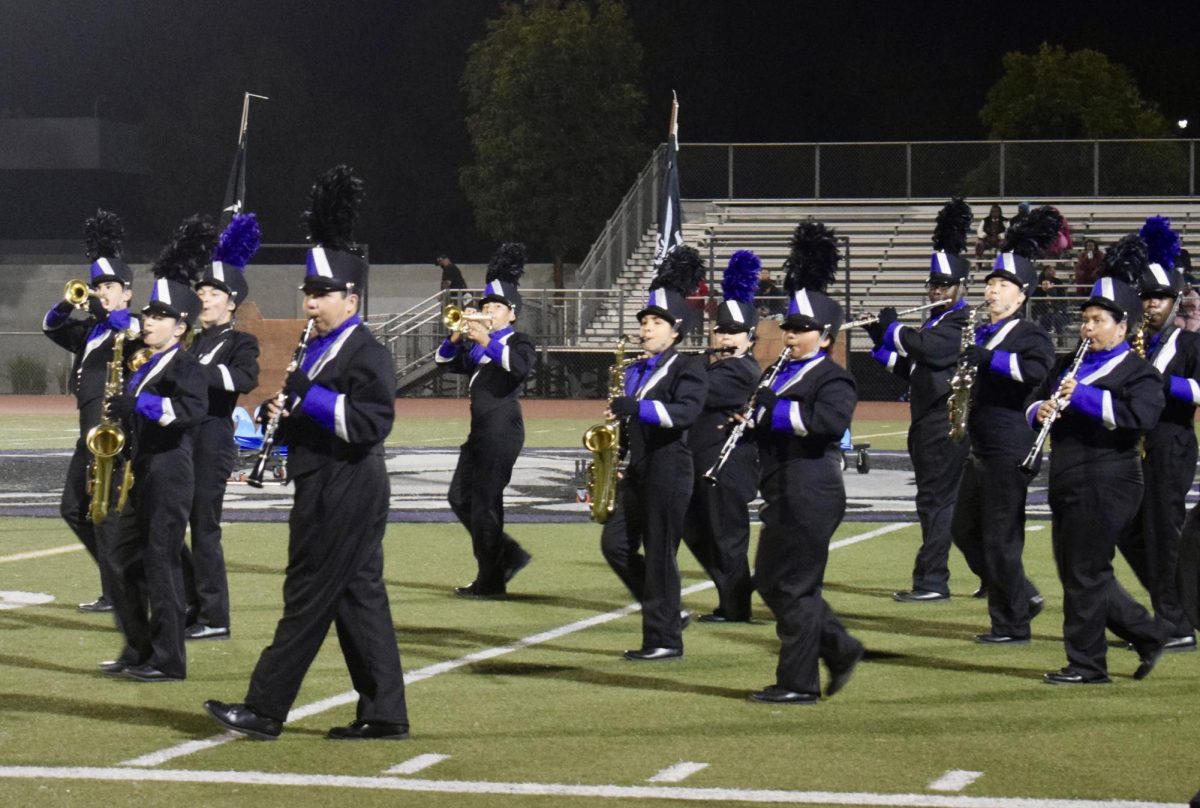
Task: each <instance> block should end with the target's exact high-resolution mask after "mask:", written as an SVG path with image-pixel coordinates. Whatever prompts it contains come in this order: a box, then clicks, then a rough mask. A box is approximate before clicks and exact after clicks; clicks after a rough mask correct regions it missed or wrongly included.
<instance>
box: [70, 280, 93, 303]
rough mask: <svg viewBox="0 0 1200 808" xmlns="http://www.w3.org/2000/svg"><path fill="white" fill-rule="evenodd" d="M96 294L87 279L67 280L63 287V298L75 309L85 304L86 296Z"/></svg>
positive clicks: (89, 296)
mask: <svg viewBox="0 0 1200 808" xmlns="http://www.w3.org/2000/svg"><path fill="white" fill-rule="evenodd" d="M96 296H97V295H96V290H95V289H93V288H92V287H90V286H88V285H87V281H81V280H79V279H75V280H73V281H67V285H66V287H65V288H64V289H63V300H65V301H67V302H68V303H70V304H71V305H72V306H74V307H75V308H77V309H81V308H83V307H84V306H86V305H87V302H88V298H91V297H96Z"/></svg>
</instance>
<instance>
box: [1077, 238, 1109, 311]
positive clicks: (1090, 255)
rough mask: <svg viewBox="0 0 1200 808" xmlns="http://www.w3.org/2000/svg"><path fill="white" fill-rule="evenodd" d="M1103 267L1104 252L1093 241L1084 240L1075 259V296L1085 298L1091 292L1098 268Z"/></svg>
mask: <svg viewBox="0 0 1200 808" xmlns="http://www.w3.org/2000/svg"><path fill="white" fill-rule="evenodd" d="M1102 266H1104V250H1102V249H1100V245H1098V244H1096V240H1095V239H1091V238H1089V239H1085V240H1084V242H1083V252H1081V253H1079V257H1078V258H1076V259H1075V294H1077V295H1079V296H1080V297H1085V296H1087V295H1089V294H1091V292H1092V284H1093V283H1095V282H1096V276H1097V274H1098V273H1099V272H1100V267H1102Z"/></svg>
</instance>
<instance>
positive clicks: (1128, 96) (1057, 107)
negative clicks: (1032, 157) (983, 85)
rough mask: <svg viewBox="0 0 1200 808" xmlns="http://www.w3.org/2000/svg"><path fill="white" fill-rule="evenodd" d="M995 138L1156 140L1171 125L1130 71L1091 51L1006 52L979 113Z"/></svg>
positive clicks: (1044, 49)
mask: <svg viewBox="0 0 1200 808" xmlns="http://www.w3.org/2000/svg"><path fill="white" fill-rule="evenodd" d="M979 117H980V119H982V121H983V123H984V125H985V126H987V127H988V129H989V134H990V136H991V137H992V138H993V139H995V140H1015V139H1023V138H1028V139H1048V140H1057V139H1067V138H1084V139H1093V138H1095V139H1105V138H1158V137H1169V136H1170V135H1171V129H1170V126H1169V125H1168V123H1167V120H1166V119H1165V118H1164V117H1163V116H1162V114H1161V113H1160V112H1159V111H1158V110H1157V109H1156V108H1155V107H1154V105H1153V104H1151V103H1149V102H1147V101H1146V100H1145V99H1143V98H1142V96H1141V93H1139V92H1138V88H1137V83H1136V82H1135V81H1134V80H1133V76H1132V75H1130V73H1129V71H1128V70H1126V69H1125V68H1124V67H1122V66H1121V65H1118V64H1113V63H1112V62H1110V61H1109V60H1108V57H1107V56H1105V55H1104V54H1103V53H1100V52H1098V51H1094V50H1086V49H1085V50H1080V51H1071V52H1068V51H1067V50H1065V49H1064V48H1063V47H1062V46H1061V45H1055V46H1053V47H1051V46H1050V45H1047V44H1046V43H1042V46H1041V48H1040V49H1039V50H1038V52H1037V53H1036V54H1025V53H1008V54H1006V55H1005V56H1004V75H1003V76H1001V77H1000V79H999V81H997V82H996V83H995V84H993V85H992V87H991V89H990V90H988V94H987V103H986V104H985V105H984V107H983V109H982V110H980V112H979Z"/></svg>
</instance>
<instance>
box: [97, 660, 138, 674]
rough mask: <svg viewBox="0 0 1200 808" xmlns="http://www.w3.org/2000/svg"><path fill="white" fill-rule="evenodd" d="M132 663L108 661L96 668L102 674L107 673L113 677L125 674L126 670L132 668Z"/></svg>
mask: <svg viewBox="0 0 1200 808" xmlns="http://www.w3.org/2000/svg"><path fill="white" fill-rule="evenodd" d="M130 665H131V663H129V662H126V661H124V660H122V659H106V660H104V661H103V662H101V663H99V664H98V665H97V666H96V667H97V668H99V669H100V672H101V673H107V674H109V675H111V676H120V675H121V674H122V673H124V672H125V669H126V668H128V667H130Z"/></svg>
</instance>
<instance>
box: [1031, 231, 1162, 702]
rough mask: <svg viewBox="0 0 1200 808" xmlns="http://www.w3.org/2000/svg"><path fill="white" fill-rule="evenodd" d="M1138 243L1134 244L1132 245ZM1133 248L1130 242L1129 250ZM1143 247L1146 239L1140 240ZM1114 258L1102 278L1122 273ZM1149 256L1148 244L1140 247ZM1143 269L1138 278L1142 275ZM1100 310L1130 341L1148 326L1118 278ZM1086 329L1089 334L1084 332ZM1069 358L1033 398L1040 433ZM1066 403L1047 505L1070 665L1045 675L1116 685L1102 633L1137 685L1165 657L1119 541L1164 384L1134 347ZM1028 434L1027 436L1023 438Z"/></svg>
mask: <svg viewBox="0 0 1200 808" xmlns="http://www.w3.org/2000/svg"><path fill="white" fill-rule="evenodd" d="M1129 238H1133V239H1137V237H1136V236H1132V237H1127V239H1129ZM1124 241H1126V240H1123V242H1124ZM1139 242H1140V240H1139ZM1120 249H1121V247H1120V245H1114V247H1113V248H1112V249H1110V250H1109V252H1108V254H1107V256H1106V259H1105V263H1106V268H1105V272H1108V271H1109V267H1110V266H1117V265H1118V263H1119V259H1118V260H1117V261H1114V260H1113V258H1114V253H1115V252H1119V251H1120ZM1142 250H1143V255H1144V246H1143V247H1142ZM1136 274H1137V273H1136V270H1135V271H1134V272H1133V273H1132V276H1133V277H1136ZM1093 306H1098V307H1101V308H1103V309H1105V310H1107V311H1108V312H1110V313H1111V314H1112V317H1113V319H1115V320H1116V321H1117V322H1118V323H1120V322H1122V321H1123V322H1125V323H1127V324H1128V327H1129V331H1128V333H1129V334H1132V333H1133V332H1134V330H1135V329H1136V327H1137V325H1138V323H1139V322H1140V320H1141V301H1140V300H1139V298H1138V295H1137V292H1136V290H1135V289H1133V288H1132V287H1131V286H1130V285H1128V284H1127V283H1126V282H1124V281H1122V280H1121V279H1120V278H1118V277H1102V278H1101V279H1100V280H1098V281H1097V282H1096V284H1095V285H1094V286H1093V288H1092V296H1091V297H1090V298H1089V299H1088V300H1087V301H1086V302H1085V303H1084V304H1083V308H1084V310H1085V313H1086V310H1087V309H1088V308H1089V307H1093ZM1086 329H1087V326H1086V324H1085V326H1084V333H1085V334H1086V333H1087V330H1086ZM1071 361H1072V357H1070V356H1066V357H1063V358H1061V359H1060V360H1059V361H1058V362H1057V363H1056V364H1055V366H1054V368H1053V370H1052V371H1051V372H1050V374H1049V375H1047V376H1046V378H1045V379H1044V380H1043V381H1042V384H1041V386H1040V387H1039V388H1038V390H1037V391H1036V392H1034V394H1033V395H1032V396H1031V397H1030V399H1029V402H1028V407H1027V409H1026V417H1027V418H1028V423H1029V425H1030V426H1031V427H1033V428H1034V429H1038V428H1040V426H1041V422H1039V421H1038V420H1037V416H1038V409H1039V407H1040V406H1041V404H1042V403H1043V402H1045V401H1047V400H1049V399H1050V397H1051V395H1052V394H1054V393H1055V391H1057V389H1058V387H1059V385H1060V380H1061V379H1062V377H1063V375H1064V373H1065V371H1066V369H1067V367H1068V366H1069V365H1070V363H1071ZM1075 378H1076V380H1077V383H1078V384H1077V386H1076V387H1075V389H1074V392H1073V393H1072V394H1071V396H1070V403H1069V405H1068V406H1067V407H1066V408H1065V409H1063V410H1061V411H1060V415H1059V417H1058V419H1057V420H1055V421H1054V424H1053V427H1052V428H1051V431H1050V439H1051V441H1052V442H1053V444H1054V450H1053V451H1052V452H1051V453H1050V489H1049V500H1050V510H1051V514H1052V529H1053V545H1054V561H1055V564H1056V566H1057V568H1058V574H1059V578H1060V579H1061V581H1062V586H1063V642H1064V645H1065V646H1066V653H1067V666H1066V667H1065V668H1063V669H1062V670H1060V671H1055V672H1051V673H1047V674H1046V676H1045V680H1046V681H1047V682H1048V683H1050V684H1094V683H1104V682H1107V681H1109V678H1108V668H1107V664H1106V652H1107V642H1106V640H1105V628H1108V629H1109V630H1111V631H1113V632H1114V633H1115V634H1117V635H1118V636H1120V637H1122V638H1123V639H1125V640H1128V641H1129V642H1131V643H1132V644H1133V646H1134V648H1135V650H1136V651H1137V653H1138V656H1139V658H1140V660H1141V662H1140V664H1139V666H1138V669H1137V672H1136V673H1135V674H1134V676H1135V678H1137V679H1141V678H1144V677H1145V676H1146V675H1148V674H1149V673H1150V670H1151V669H1153V667H1154V665H1155V664H1156V663H1157V661H1158V658H1159V656H1160V655H1161V653H1162V647H1163V644H1164V643H1165V640H1166V633H1165V630H1164V628H1163V625H1162V623H1161V622H1159V621H1158V620H1156V619H1155V618H1154V617H1153V615H1151V614H1150V613H1149V612H1147V611H1146V609H1145V608H1143V607H1142V606H1141V605H1140V604H1139V603H1138V602H1137V601H1135V600H1134V599H1133V598H1132V597H1131V596H1130V594H1129V593H1128V592H1126V591H1125V589H1123V588H1122V587H1121V585H1120V584H1119V583H1118V582H1117V580H1116V577H1115V576H1114V575H1113V566H1112V561H1113V555H1114V552H1115V549H1116V543H1117V540H1118V538H1119V537H1120V536H1121V535H1122V534H1123V533H1124V532H1125V531H1127V530H1128V529H1129V528H1130V526H1131V525H1132V523H1133V522H1134V520H1135V519H1136V518H1137V514H1138V507H1139V505H1140V504H1141V500H1142V493H1143V478H1142V464H1141V461H1140V459H1139V456H1138V455H1139V451H1138V444H1139V438H1140V436H1141V435H1142V434H1143V433H1144V432H1146V431H1147V430H1148V429H1150V428H1152V427H1153V426H1154V424H1155V422H1156V421H1157V420H1158V418H1159V415H1160V413H1161V412H1162V409H1163V403H1164V402H1163V381H1162V378H1161V377H1160V376H1159V374H1158V372H1157V371H1156V370H1155V369H1154V367H1153V366H1152V365H1150V363H1149V362H1147V361H1146V360H1144V359H1142V358H1140V357H1139V356H1137V355H1136V353H1134V352H1133V351H1132V350H1131V348H1130V346H1129V343H1128V342H1121V343H1119V344H1118V345H1116V346H1115V347H1113V348H1108V349H1105V350H1101V349H1095V350H1090V351H1088V352H1087V354H1086V355H1085V356H1084V358H1083V362H1082V364H1081V365H1080V367H1079V370H1078V373H1077V374H1076V376H1075ZM1026 434H1028V433H1026Z"/></svg>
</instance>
